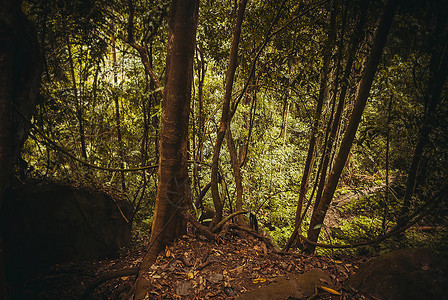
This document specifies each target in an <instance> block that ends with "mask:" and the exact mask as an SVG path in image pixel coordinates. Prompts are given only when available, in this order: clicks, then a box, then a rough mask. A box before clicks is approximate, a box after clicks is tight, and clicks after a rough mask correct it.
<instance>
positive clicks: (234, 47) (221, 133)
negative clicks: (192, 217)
mask: <svg viewBox="0 0 448 300" xmlns="http://www.w3.org/2000/svg"><path fill="white" fill-rule="evenodd" d="M246 4H247V0H241V1H240V2H239V6H238V16H237V19H236V22H235V25H234V27H233V35H232V44H231V46H230V54H229V62H228V65H227V72H226V91H225V95H224V103H223V106H222V114H221V122H220V124H219V130H218V134H217V137H216V143H215V147H214V150H213V161H212V171H211V190H212V197H213V204H214V206H215V211H216V214H215V217H214V218H213V221H212V223H211V224H210V226H211V227H213V226H214V225H216V224H218V223H219V222H221V220H222V210H223V207H224V203H223V202H222V201H221V199H220V196H219V189H218V164H219V154H220V152H221V146H222V143H223V141H224V137H225V134H226V130H227V128H228V127H229V125H230V100H231V98H232V90H233V79H234V77H235V71H236V67H237V65H238V45H239V42H240V35H241V25H242V24H243V18H244V11H245V9H246Z"/></svg>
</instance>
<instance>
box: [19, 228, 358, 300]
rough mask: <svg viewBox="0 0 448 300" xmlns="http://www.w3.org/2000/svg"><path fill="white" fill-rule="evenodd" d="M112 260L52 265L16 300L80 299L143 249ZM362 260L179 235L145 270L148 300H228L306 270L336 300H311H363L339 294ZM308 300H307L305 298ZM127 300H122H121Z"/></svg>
mask: <svg viewBox="0 0 448 300" xmlns="http://www.w3.org/2000/svg"><path fill="white" fill-rule="evenodd" d="M145 247H147V246H142V247H141V248H140V249H137V250H134V251H130V252H127V253H125V254H123V255H122V256H121V257H120V258H117V259H113V260H101V261H99V260H95V261H84V262H80V263H67V264H63V265H56V266H53V267H52V268H50V269H48V270H46V271H43V272H41V273H40V274H38V275H35V276H33V277H32V278H28V279H26V280H23V281H21V282H20V283H19V284H17V285H15V289H14V290H15V291H16V293H15V295H14V296H15V298H16V299H80V296H81V295H82V294H83V292H84V291H85V290H86V288H88V287H89V286H90V287H91V286H92V283H93V282H95V281H96V280H97V279H98V278H99V277H101V276H103V275H105V274H110V272H111V271H116V270H123V269H127V268H133V267H134V268H135V267H138V265H139V264H140V262H141V261H142V258H143V255H144V253H145V252H144V249H145ZM365 260H366V258H356V259H355V258H342V259H339V258H338V260H333V259H331V258H328V257H322V256H316V255H305V254H302V253H275V252H273V251H271V250H270V249H268V247H267V246H266V244H265V243H264V242H263V241H260V240H258V239H256V238H254V237H252V236H250V235H247V234H245V233H243V232H240V231H227V233H225V234H221V235H220V238H219V239H218V242H216V243H212V242H209V241H207V240H206V239H205V238H204V237H202V236H200V235H199V236H196V235H193V234H190V235H184V236H182V237H180V238H179V239H178V240H176V241H175V242H174V244H173V245H170V246H168V247H167V248H166V249H165V251H164V252H163V253H161V254H160V255H159V257H158V259H157V261H156V263H155V264H154V265H153V266H152V267H151V270H150V271H149V274H150V276H151V278H152V279H151V281H152V288H151V290H149V291H148V294H147V296H148V299H233V298H234V297H236V296H238V295H241V294H244V293H245V292H246V291H249V290H254V289H257V288H259V287H262V286H266V285H269V284H271V283H272V282H274V281H276V279H278V278H285V277H286V278H288V277H289V276H298V275H300V274H303V273H305V272H307V271H309V270H312V269H318V270H322V271H323V272H325V273H326V274H327V275H328V276H329V278H330V280H331V282H322V286H324V288H325V286H326V287H332V289H334V290H336V291H337V292H338V293H340V294H341V295H332V294H331V291H332V290H330V292H328V291H325V290H324V289H322V288H321V287H319V288H315V293H314V294H313V295H312V297H313V298H314V299H366V298H364V297H363V296H360V295H355V294H353V293H352V292H350V291H346V290H344V289H343V288H342V286H343V285H344V283H345V282H346V281H347V279H348V277H349V275H350V274H352V273H354V272H355V270H356V269H357V267H358V265H359V264H361V263H363V262H364V261H365ZM135 278H136V276H128V275H123V276H120V277H118V278H114V279H111V280H107V281H105V282H104V283H102V284H100V285H99V286H97V287H96V288H95V289H93V291H92V292H91V293H90V295H89V296H88V297H87V299H123V297H124V296H125V295H126V293H127V292H128V291H129V290H130V288H131V286H132V284H133V282H134V281H135ZM307 298H308V297H307ZM124 299H127V298H124Z"/></svg>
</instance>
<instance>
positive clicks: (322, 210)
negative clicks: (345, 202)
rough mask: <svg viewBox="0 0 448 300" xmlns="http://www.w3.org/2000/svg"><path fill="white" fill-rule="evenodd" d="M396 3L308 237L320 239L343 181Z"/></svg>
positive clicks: (387, 14) (389, 7) (383, 24)
mask: <svg viewBox="0 0 448 300" xmlns="http://www.w3.org/2000/svg"><path fill="white" fill-rule="evenodd" d="M396 3H397V1H396V0H389V1H387V3H386V6H385V8H384V12H383V16H382V18H381V21H380V24H379V26H378V29H377V32H376V36H375V40H374V43H373V46H372V50H371V53H370V57H369V60H368V62H367V64H366V67H365V68H364V72H363V76H362V79H361V82H360V84H359V86H358V93H357V96H356V100H355V105H354V108H353V111H352V115H351V117H350V121H349V124H348V126H347V130H346V132H345V134H344V138H343V139H342V143H341V148H340V150H339V153H338V155H337V157H336V160H335V163H334V166H333V168H332V170H331V172H330V175H329V177H328V180H327V183H326V185H325V189H324V192H323V194H322V198H321V200H320V201H319V204H318V206H317V207H315V208H314V211H313V215H312V217H311V222H310V227H309V229H308V239H309V240H311V241H313V242H316V241H317V239H318V237H319V233H320V230H321V226H322V224H323V221H324V218H325V215H326V213H327V210H328V207H329V205H330V202H331V200H332V199H333V195H334V192H335V190H336V186H337V184H338V182H339V178H340V176H341V173H342V170H343V169H344V165H345V162H346V161H347V158H348V155H349V153H350V149H351V146H352V144H353V140H354V138H355V134H356V131H357V129H358V126H359V122H360V121H361V116H362V113H363V111H364V107H365V105H366V102H367V98H368V97H369V93H370V88H371V86H372V83H373V79H374V77H375V73H376V70H377V67H378V64H379V61H380V59H381V56H382V53H383V49H384V46H385V44H386V40H387V35H388V33H389V29H390V26H391V23H392V20H393V16H394V13H395V6H396ZM305 250H306V251H307V252H309V253H313V252H314V250H315V246H314V245H311V244H307V245H306V247H305Z"/></svg>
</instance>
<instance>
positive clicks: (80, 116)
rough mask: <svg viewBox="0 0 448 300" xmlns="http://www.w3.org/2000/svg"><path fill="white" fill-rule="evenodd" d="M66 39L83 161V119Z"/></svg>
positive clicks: (69, 46) (69, 48)
mask: <svg viewBox="0 0 448 300" xmlns="http://www.w3.org/2000/svg"><path fill="white" fill-rule="evenodd" d="M66 39H67V51H68V60H69V63H70V76H71V77H72V85H73V94H74V97H75V105H76V118H77V119H78V126H79V128H78V129H79V138H80V140H81V155H82V157H83V158H84V159H87V147H86V135H85V132H84V121H83V119H84V117H83V111H82V104H81V101H80V99H79V90H78V86H77V84H76V76H75V64H74V62H73V55H72V49H71V44H70V37H69V35H68V34H67V37H66Z"/></svg>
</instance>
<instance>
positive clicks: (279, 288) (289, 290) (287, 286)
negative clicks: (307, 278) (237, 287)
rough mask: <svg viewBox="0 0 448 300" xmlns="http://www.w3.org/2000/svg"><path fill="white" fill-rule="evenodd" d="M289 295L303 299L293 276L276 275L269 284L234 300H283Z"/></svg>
mask: <svg viewBox="0 0 448 300" xmlns="http://www.w3.org/2000/svg"><path fill="white" fill-rule="evenodd" d="M289 297H291V298H297V299H305V296H304V294H303V293H302V292H301V291H300V289H299V284H298V282H297V280H296V279H295V278H293V277H291V278H286V277H277V278H275V279H274V282H272V283H271V284H268V285H266V286H262V287H260V288H257V289H254V290H250V291H248V292H246V293H244V294H242V295H240V296H238V297H236V298H235V300H253V299H258V300H277V299H278V300H284V299H288V298H289Z"/></svg>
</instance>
